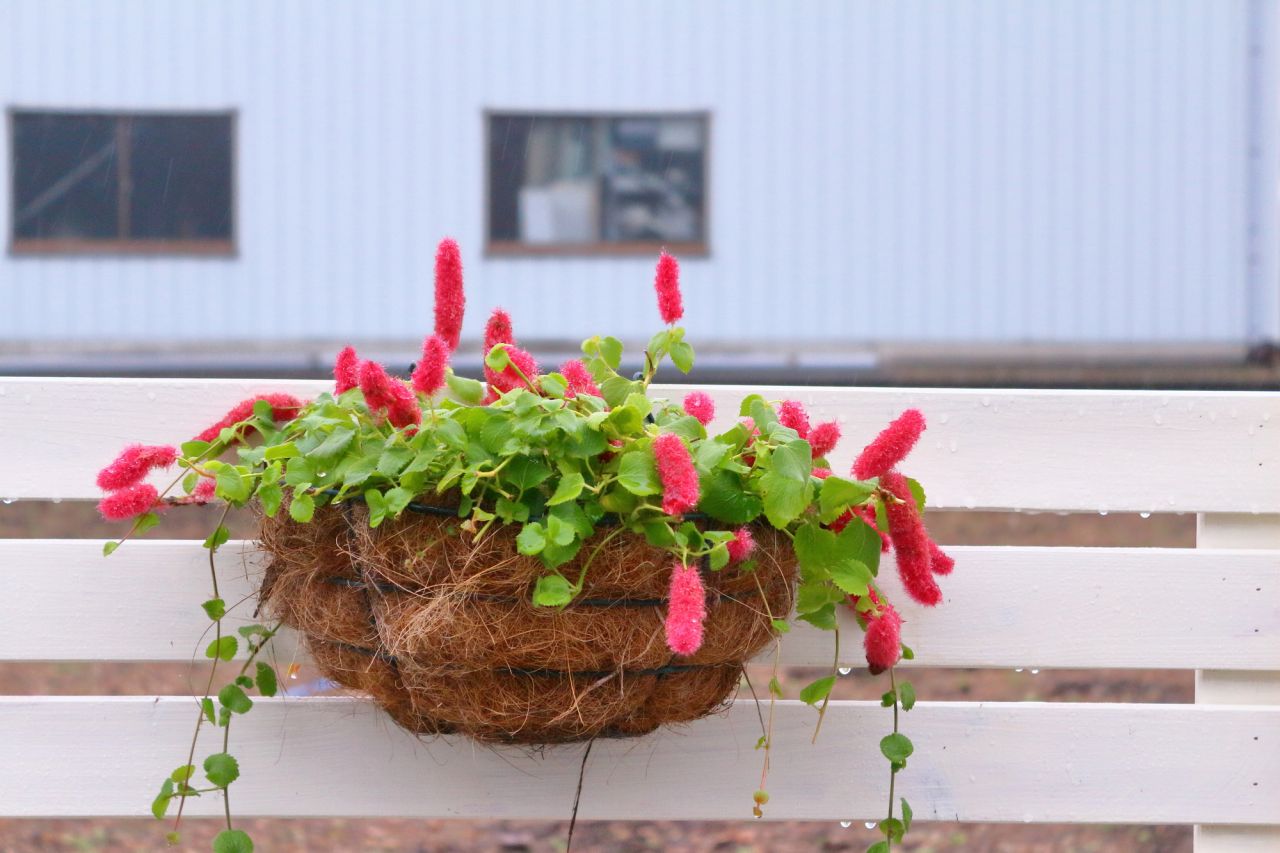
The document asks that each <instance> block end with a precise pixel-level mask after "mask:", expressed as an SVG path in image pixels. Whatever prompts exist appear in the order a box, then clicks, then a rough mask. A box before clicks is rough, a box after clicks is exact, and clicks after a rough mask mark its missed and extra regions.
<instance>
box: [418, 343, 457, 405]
mask: <svg viewBox="0 0 1280 853" xmlns="http://www.w3.org/2000/svg"><path fill="white" fill-rule="evenodd" d="M448 366H449V344H447V343H446V342H445V340H444V338H442V337H440V336H439V335H432V336H431V337H429V338H427V339H426V340H425V341H423V342H422V358H420V359H418V365H417V367H415V368H414V369H413V387H414V388H416V389H417V390H418V391H419V392H420V393H422V394H426V395H427V396H428V397H430V396H431V395H432V394H434V393H436V392H437V391H439V390H440V389H441V388H443V387H444V375H445V369H446V368H448Z"/></svg>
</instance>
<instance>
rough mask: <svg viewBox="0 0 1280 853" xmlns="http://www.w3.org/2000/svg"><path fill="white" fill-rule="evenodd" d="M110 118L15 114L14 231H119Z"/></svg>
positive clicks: (83, 235) (56, 234)
mask: <svg viewBox="0 0 1280 853" xmlns="http://www.w3.org/2000/svg"><path fill="white" fill-rule="evenodd" d="M116 153H117V152H116V133H115V120H114V119H113V118H111V117H110V116H102V115H58V114H52V115H51V114H41V113H14V115H13V207H12V211H13V236H14V237H15V238H18V239H21V238H30V239H49V238H61V239H113V238H115V237H117V236H118V227H119V223H118V220H117V212H118V203H119V195H118V189H119V186H118V175H117V171H116V163H117V161H116Z"/></svg>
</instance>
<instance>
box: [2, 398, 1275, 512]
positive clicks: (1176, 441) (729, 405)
mask: <svg viewBox="0 0 1280 853" xmlns="http://www.w3.org/2000/svg"><path fill="white" fill-rule="evenodd" d="M328 387H329V383H326V382H314V381H298V380H208V379H205V380H179V379H173V380H170V379H166V380H134V379H130V380H124V379H0V392H3V393H2V394H0V434H3V435H4V436H5V438H6V441H8V442H9V443H10V445H11V446H17V447H21V448H23V452H22V453H11V454H6V455H5V456H4V458H3V459H0V490H2V491H3V496H4V497H12V498H24V499H25V498H64V499H96V498H97V497H98V496H99V495H98V491H97V489H96V488H95V486H94V484H93V478H94V475H95V473H96V472H97V471H98V469H99V468H101V467H102V466H103V465H105V464H106V463H107V462H109V461H110V460H111V459H112V458H113V457H114V456H115V454H116V453H118V452H119V450H120V448H121V447H122V446H123V445H125V444H126V443H129V442H133V441H143V442H164V443H177V442H180V441H182V440H184V439H186V438H188V437H190V436H191V435H193V434H195V433H196V432H198V431H199V430H200V429H202V428H203V427H205V426H206V425H208V424H209V423H211V422H213V421H215V420H216V419H217V418H218V417H219V416H220V415H221V414H222V413H223V412H224V411H225V410H226V409H228V408H230V406H231V405H233V404H234V403H236V402H237V401H239V400H240V399H242V398H244V397H246V396H248V395H250V394H252V393H256V392H263V391H287V392H291V393H294V394H297V395H300V396H309V395H314V394H315V393H318V392H319V391H322V390H325V389H327V388H328ZM659 390H660V391H662V392H665V393H667V394H669V395H670V396H672V397H677V396H681V395H683V394H684V393H687V391H688V390H690V389H689V388H687V387H684V386H680V387H676V386H668V387H664V388H660V389H659ZM708 390H709V391H710V392H711V393H712V395H713V396H714V398H715V400H716V406H717V410H718V411H719V412H720V415H721V418H720V423H721V424H724V423H727V422H729V421H730V420H731V418H732V417H733V416H734V414H735V413H736V412H737V404H738V401H739V400H740V399H741V397H742V396H743V395H744V394H747V393H750V392H755V391H758V392H760V393H763V394H765V395H766V396H767V397H770V398H774V399H781V398H785V397H791V398H796V399H800V400H802V401H804V402H805V403H806V404H808V405H809V406H810V407H811V409H812V412H813V416H814V418H815V419H823V418H837V419H839V420H840V422H841V426H842V428H843V430H844V433H845V439H844V441H843V443H842V444H841V447H840V449H839V450H838V451H837V452H836V453H835V454H834V456H833V460H834V465H835V467H836V468H837V469H838V470H844V469H846V468H847V467H848V465H849V462H850V460H851V459H852V457H853V455H854V454H855V452H856V451H857V450H858V449H860V448H861V447H862V446H863V445H865V444H866V443H867V442H868V441H869V440H870V439H871V438H872V437H874V436H875V435H876V433H877V432H879V430H881V429H882V428H883V427H884V425H885V424H886V423H887V422H888V420H889V419H891V418H893V417H895V416H896V415H897V414H898V413H900V412H901V411H902V410H903V409H904V408H907V407H908V406H917V407H919V408H920V409H921V410H923V411H924V413H925V415H926V416H927V417H928V419H929V422H930V424H931V426H930V428H929V431H928V432H927V433H926V434H925V437H924V439H923V440H922V441H921V443H920V446H919V447H917V448H916V450H915V452H914V453H913V454H912V456H911V458H910V460H909V462H908V464H907V465H906V466H905V467H906V470H908V471H909V473H911V474H912V475H914V476H917V477H918V478H919V479H920V480H922V481H923V482H924V484H925V486H926V487H927V488H928V490H929V500H930V505H931V506H934V507H943V508H996V509H1024V510H1081V511H1094V512H1097V511H1112V512H1115V511H1122V510H1131V511H1142V512H1146V511H1154V512H1201V511H1203V512H1242V513H1248V512H1254V511H1257V512H1280V488H1276V486H1275V484H1276V482H1277V473H1278V472H1277V470H1276V467H1277V462H1276V460H1277V459H1280V417H1277V416H1280V396H1277V395H1275V394H1267V393H1261V392H1259V393H1247V392H1230V393H1227V392H1220V393H1215V392H1181V393H1179V392H1158V393H1156V392H1131V391H1126V392H1107V391H988V390H945V389H893V388H817V387H764V388H751V387H738V386H714V387H710V388H708ZM1223 472H1230V476H1224V473H1223Z"/></svg>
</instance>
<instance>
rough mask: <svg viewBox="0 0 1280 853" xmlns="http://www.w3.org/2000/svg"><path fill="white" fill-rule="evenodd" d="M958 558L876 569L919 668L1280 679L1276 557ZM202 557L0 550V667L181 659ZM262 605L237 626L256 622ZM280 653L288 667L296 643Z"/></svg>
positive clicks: (243, 558)
mask: <svg viewBox="0 0 1280 853" xmlns="http://www.w3.org/2000/svg"><path fill="white" fill-rule="evenodd" d="M951 551H952V553H953V554H954V556H955V558H956V561H957V564H958V568H957V570H956V572H955V573H954V574H953V575H951V576H950V577H947V578H944V579H943V581H942V584H943V588H944V590H945V591H946V596H947V600H946V601H945V603H944V604H943V605H942V606H940V607H937V608H923V607H919V606H917V605H914V604H912V603H911V602H910V601H909V599H908V598H907V596H906V595H905V594H904V593H902V592H901V591H900V587H899V584H898V581H897V573H896V571H895V570H894V568H893V563H892V558H887V559H886V563H885V566H884V570H883V571H882V573H881V574H882V578H883V582H884V586H885V589H886V592H887V593H888V595H889V596H890V597H891V599H892V600H893V601H895V602H897V603H898V606H899V607H900V608H901V610H902V613H903V616H904V618H905V619H906V626H905V628H904V632H905V636H904V639H905V641H906V642H907V643H908V645H911V646H913V647H916V648H919V649H921V650H927V654H924V655H922V659H921V661H919V663H924V664H927V665H928V666H944V667H974V666H993V667H1028V668H1030V667H1038V668H1047V667H1059V668H1061V667H1081V668H1090V669H1094V668H1173V669H1189V668H1193V667H1197V666H1198V667H1221V666H1230V667H1233V668H1236V669H1258V670H1269V669H1280V597H1278V596H1277V595H1276V589H1277V588H1278V587H1280V550H1274V551H1261V550H1259V551H1252V550H1250V551H1215V550H1203V551H1196V550H1192V549H1155V548H1148V549H1144V548H998V547H956V548H952V549H951ZM207 558H208V552H207V551H205V550H204V549H203V548H202V547H200V543H199V542H196V541H180V540H169V541H161V540H139V541H136V542H134V541H131V542H128V543H126V544H125V545H124V546H123V547H122V548H120V550H118V551H117V552H116V553H115V554H113V555H112V556H111V557H109V558H104V557H103V556H102V554H101V543H100V542H99V541H98V540H24V539H11V540H0V586H2V587H3V588H4V589H5V590H7V593H6V595H5V596H3V597H0V660H35V659H42V660H187V659H189V658H190V657H191V655H192V653H193V651H198V650H199V649H200V648H203V645H204V642H203V641H202V634H203V632H204V631H205V629H206V628H207V627H208V624H209V623H208V620H207V619H206V618H205V616H204V613H203V611H201V609H200V608H199V606H198V605H199V602H200V601H203V600H204V599H205V598H206V597H208V594H209V589H210V585H209V570H208V561H207ZM218 564H219V577H220V583H221V587H222V593H223V596H224V597H225V598H226V600H227V601H228V602H234V601H239V600H241V599H244V598H246V597H248V596H250V595H251V594H252V592H253V589H254V584H255V582H256V573H257V572H258V566H257V564H256V562H255V560H254V552H253V550H252V543H242V542H232V543H228V544H227V545H226V546H224V548H223V550H222V551H221V552H220V554H219V558H218ZM1188 589H1200V590H1202V591H1201V592H1200V593H1199V594H1196V595H1188V594H1187V590H1188ZM87 590H93V591H94V592H93V595H92V598H89V597H87V595H86V591H87ZM1206 599H1208V600H1213V601H1222V602H1230V606H1229V607H1227V606H1223V607H1206V606H1205V601H1206ZM90 602H92V604H90ZM252 608H253V604H252V602H250V603H248V604H245V605H242V606H241V607H240V608H238V610H237V611H235V612H234V614H233V621H234V620H237V619H243V620H246V621H248V620H251V614H252ZM975 626H981V630H975ZM844 627H845V631H846V633H845V636H846V637H847V638H852V639H851V640H850V641H848V642H846V643H845V645H844V648H845V652H846V661H847V662H848V663H849V665H851V666H855V667H856V666H859V665H860V661H861V643H860V637H861V632H860V631H859V629H858V628H857V626H856V625H854V624H853V621H852V619H851V618H848V617H846V618H845V621H844ZM831 646H832V636H831V634H830V633H828V632H825V631H819V630H817V629H814V628H811V627H809V626H807V625H804V624H803V623H800V624H797V625H796V627H795V629H794V630H793V631H792V633H791V634H789V635H787V636H786V637H785V638H784V641H783V657H782V659H783V661H784V662H786V663H788V664H807V665H816V666H828V665H830V661H831ZM277 653H278V654H279V655H280V656H281V657H282V658H284V659H289V658H291V657H292V655H293V654H294V651H293V646H292V645H290V644H288V643H286V644H282V645H281V646H279V647H278V649H277ZM907 665H911V664H907Z"/></svg>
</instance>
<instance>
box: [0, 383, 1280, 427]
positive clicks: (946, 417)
mask: <svg viewBox="0 0 1280 853" xmlns="http://www.w3.org/2000/svg"><path fill="white" fill-rule="evenodd" d="M3 393H4V389H3V388H0V394H3ZM1267 417H1268V418H1269V417H1271V416H1270V415H1267ZM949 420H951V415H950V414H949V413H947V412H943V413H942V414H941V415H939V416H938V423H940V424H945V423H946V422H947V421H949Z"/></svg>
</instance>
